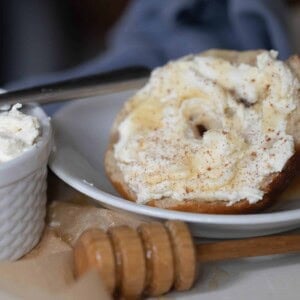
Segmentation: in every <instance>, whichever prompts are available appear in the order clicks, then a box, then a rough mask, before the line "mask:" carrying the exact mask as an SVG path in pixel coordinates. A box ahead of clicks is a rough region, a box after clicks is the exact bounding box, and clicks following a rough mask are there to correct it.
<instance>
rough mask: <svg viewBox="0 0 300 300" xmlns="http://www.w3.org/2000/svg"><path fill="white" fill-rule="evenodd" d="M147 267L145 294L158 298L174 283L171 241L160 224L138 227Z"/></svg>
mask: <svg viewBox="0 0 300 300" xmlns="http://www.w3.org/2000/svg"><path fill="white" fill-rule="evenodd" d="M139 233H140V236H141V237H142V240H143V244H144V248H145V256H146V266H147V282H146V293H147V295H149V296H159V295H162V294H164V293H167V292H168V291H169V290H170V289H171V287H172V285H173V282H174V258H173V251H172V246H171V241H170V238H169V235H168V232H167V230H166V228H165V226H164V225H163V224H161V223H158V222H157V223H156V222H155V223H148V224H142V225H141V226H140V227H139Z"/></svg>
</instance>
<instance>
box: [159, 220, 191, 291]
mask: <svg viewBox="0 0 300 300" xmlns="http://www.w3.org/2000/svg"><path fill="white" fill-rule="evenodd" d="M165 225H166V228H167V229H168V231H169V234H170V236H171V243H172V249H173V253H174V261H175V282H174V287H175V289H176V290H177V291H186V290H188V289H190V288H191V287H192V285H193V284H194V281H195V277H196V266H197V260H196V251H195V250H196V249H195V246H194V242H193V238H192V236H191V233H190V231H189V228H188V226H187V225H186V224H185V223H183V222H180V221H167V222H166V223H165Z"/></svg>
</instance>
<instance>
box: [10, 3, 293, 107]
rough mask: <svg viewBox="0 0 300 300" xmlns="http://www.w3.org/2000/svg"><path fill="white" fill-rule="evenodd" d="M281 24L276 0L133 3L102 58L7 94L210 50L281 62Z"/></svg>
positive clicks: (286, 44)
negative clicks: (268, 52)
mask: <svg viewBox="0 0 300 300" xmlns="http://www.w3.org/2000/svg"><path fill="white" fill-rule="evenodd" d="M285 20H286V7H285V5H284V3H283V2H282V1H280V0H151V1H150V0H133V1H132V2H131V4H130V5H129V7H128V9H127V10H126V12H125V14H124V15H123V17H122V18H121V20H120V21H119V22H118V24H117V25H116V26H115V28H114V29H113V30H112V32H111V33H110V35H109V38H108V44H107V45H108V47H107V51H106V52H105V53H104V54H101V55H99V56H98V57H96V58H95V59H93V60H90V61H88V62H86V63H84V64H82V65H80V66H78V67H76V68H73V69H70V70H66V71H62V72H57V73H52V74H46V75H43V76H38V77H32V78H28V79H26V80H22V81H19V82H14V83H10V84H8V85H7V87H6V88H8V89H19V88H24V87H30V86H34V85H38V84H43V83H51V82H56V81H60V80H64V79H70V78H74V77H80V76H85V75H91V74H97V73H100V72H105V71H109V70H113V69H117V68H122V67H127V66H134V65H140V66H141V65H142V66H147V67H150V68H154V67H156V66H159V65H162V64H164V63H166V62H167V61H168V60H170V59H175V58H177V57H180V56H183V55H186V54H190V53H197V52H200V51H203V50H206V49H209V48H225V49H236V50H246V49H257V48H265V49H275V50H278V51H279V55H280V58H283V59H284V58H286V57H288V56H289V55H290V54H291V51H292V50H291V48H292V47H291V43H290V40H289V37H288V33H287V28H286V26H285ZM51 107H53V106H51ZM55 107H56V106H55Z"/></svg>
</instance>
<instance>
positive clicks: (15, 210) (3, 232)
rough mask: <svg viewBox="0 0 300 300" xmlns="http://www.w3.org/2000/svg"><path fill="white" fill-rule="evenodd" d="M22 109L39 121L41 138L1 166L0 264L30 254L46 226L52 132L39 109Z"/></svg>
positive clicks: (29, 107) (35, 106) (37, 107)
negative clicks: (48, 168) (0, 261)
mask: <svg viewBox="0 0 300 300" xmlns="http://www.w3.org/2000/svg"><path fill="white" fill-rule="evenodd" d="M24 109H26V113H28V114H31V115H34V116H36V117H37V118H38V119H39V121H40V124H41V135H40V137H39V138H38V140H37V142H36V144H35V145H34V146H33V147H32V148H31V149H29V150H27V151H25V152H24V153H22V155H20V156H18V157H17V158H15V159H12V160H10V161H8V162H5V163H1V164H0V260H16V259H18V258H20V257H22V256H23V255H25V254H26V253H27V252H29V251H30V250H31V249H32V248H33V247H34V246H35V245H36V244H37V243H38V241H39V239H40V237H41V234H42V232H43V228H44V225H45V215H46V187H47V162H48V158H49V154H50V150H51V147H52V130H51V125H50V120H49V118H48V116H47V115H46V114H45V113H44V112H43V110H42V109H41V108H40V107H39V106H37V105H34V104H32V105H27V106H26V107H25V108H24Z"/></svg>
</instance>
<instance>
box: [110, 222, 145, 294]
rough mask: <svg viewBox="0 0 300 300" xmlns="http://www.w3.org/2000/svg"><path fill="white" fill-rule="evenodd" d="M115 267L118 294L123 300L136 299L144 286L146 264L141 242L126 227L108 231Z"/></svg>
mask: <svg viewBox="0 0 300 300" xmlns="http://www.w3.org/2000/svg"><path fill="white" fill-rule="evenodd" d="M109 236H110V238H111V241H112V244H113V248H114V253H115V258H116V267H117V285H118V292H119V293H120V295H121V296H122V297H123V298H125V299H138V298H139V297H140V296H141V294H142V292H143V290H144V286H145V279H146V263H145V257H144V249H143V245H142V241H141V239H140V237H139V236H138V233H137V232H136V230H134V229H132V228H130V227H128V226H119V227H113V228H111V229H110V230H109Z"/></svg>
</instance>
